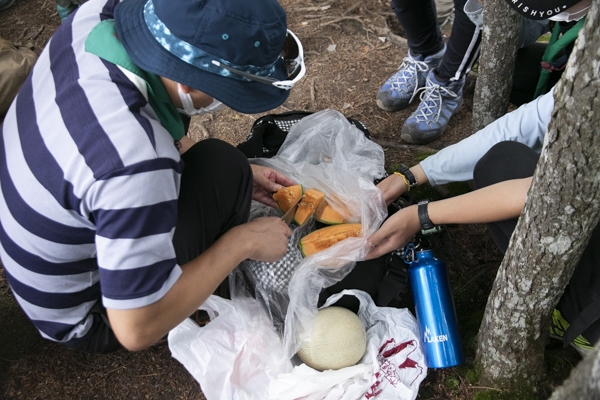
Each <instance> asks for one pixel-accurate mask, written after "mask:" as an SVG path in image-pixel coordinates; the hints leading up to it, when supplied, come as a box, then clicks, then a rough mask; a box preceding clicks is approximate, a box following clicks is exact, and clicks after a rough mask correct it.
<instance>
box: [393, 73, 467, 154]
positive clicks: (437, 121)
mask: <svg viewBox="0 0 600 400" xmlns="http://www.w3.org/2000/svg"><path fill="white" fill-rule="evenodd" d="M464 85H465V78H464V77H463V78H462V79H460V80H458V81H448V82H440V81H438V80H437V79H436V78H435V75H434V73H433V70H432V71H430V72H429V75H428V76H427V84H426V85H425V87H424V88H422V89H421V91H422V93H421V96H420V98H421V103H420V104H419V107H417V109H416V110H415V112H414V113H412V114H411V116H410V117H408V119H407V120H406V122H404V126H403V127H402V134H401V136H400V137H401V138H402V140H404V141H407V142H408V143H413V144H425V143H429V142H431V141H433V140H435V139H437V138H438V137H440V136H441V135H442V133H444V131H445V130H446V127H447V126H448V122H449V121H450V118H451V117H452V115H454V113H455V112H457V111H458V110H459V109H460V106H461V105H462V101H463V91H462V89H463V86H464Z"/></svg>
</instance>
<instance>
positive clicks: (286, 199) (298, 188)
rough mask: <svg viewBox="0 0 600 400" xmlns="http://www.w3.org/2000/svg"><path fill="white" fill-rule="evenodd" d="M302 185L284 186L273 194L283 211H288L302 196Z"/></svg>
mask: <svg viewBox="0 0 600 400" xmlns="http://www.w3.org/2000/svg"><path fill="white" fill-rule="evenodd" d="M302 193H303V189H302V185H294V186H288V187H282V188H281V189H279V190H278V191H276V192H275V193H274V194H273V200H275V202H276V203H277V206H278V207H279V208H280V209H281V211H283V212H287V211H288V210H289V209H290V208H292V206H293V205H294V204H295V203H296V202H297V201H298V200H300V199H301V198H302Z"/></svg>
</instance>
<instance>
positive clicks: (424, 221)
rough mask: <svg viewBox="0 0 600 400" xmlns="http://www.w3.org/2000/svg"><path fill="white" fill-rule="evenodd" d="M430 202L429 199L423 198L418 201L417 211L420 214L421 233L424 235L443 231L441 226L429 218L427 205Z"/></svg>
mask: <svg viewBox="0 0 600 400" xmlns="http://www.w3.org/2000/svg"><path fill="white" fill-rule="evenodd" d="M428 204H429V200H422V201H420V202H419V203H418V205H417V207H418V209H417V212H418V215H419V224H420V225H421V233H422V234H423V235H430V234H432V233H437V232H439V231H441V229H442V228H441V227H440V226H437V225H435V224H434V223H433V222H431V219H429V213H428V212H427V206H428Z"/></svg>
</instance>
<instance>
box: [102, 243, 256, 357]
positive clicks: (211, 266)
mask: <svg viewBox="0 0 600 400" xmlns="http://www.w3.org/2000/svg"><path fill="white" fill-rule="evenodd" d="M231 242H232V240H231V238H230V237H229V236H228V234H226V235H224V236H223V237H221V238H220V239H219V240H218V241H217V242H215V243H214V244H213V245H212V246H211V247H210V248H209V249H207V250H206V251H205V252H203V253H202V254H200V255H199V256H198V257H196V258H194V259H193V260H191V261H190V262H188V263H186V264H184V265H182V266H181V268H182V271H183V273H182V275H181V276H180V277H179V279H178V280H177V282H175V284H174V285H173V287H172V288H171V289H170V290H169V292H167V294H165V296H164V297H163V298H161V299H160V300H159V301H157V302H155V303H153V304H150V305H148V306H145V307H141V308H137V309H133V310H114V309H109V310H108V316H109V319H110V321H111V325H112V327H113V330H114V331H115V334H116V335H117V338H119V341H121V343H122V344H123V345H124V346H125V347H126V348H128V349H130V350H140V349H144V348H146V347H148V346H149V345H151V344H153V343H155V342H156V341H157V340H159V339H160V338H161V337H163V336H164V335H165V334H167V333H168V332H169V331H170V330H171V329H173V328H174V327H175V326H177V325H178V324H179V323H180V322H181V321H183V320H184V319H185V318H186V317H188V316H189V315H191V314H192V313H193V312H194V310H196V309H197V308H198V306H200V305H201V304H202V303H203V302H204V301H205V300H206V299H207V298H208V297H209V296H210V295H211V294H212V293H213V292H214V291H215V289H216V288H217V287H218V286H219V284H220V283H221V282H222V281H223V280H224V279H225V278H226V277H227V275H228V274H229V273H230V272H231V271H232V270H233V269H234V268H235V267H236V266H237V265H238V264H239V263H241V262H242V261H243V260H244V259H245V258H246V255H247V251H245V250H244V246H243V244H242V243H238V245H237V246H232V245H231Z"/></svg>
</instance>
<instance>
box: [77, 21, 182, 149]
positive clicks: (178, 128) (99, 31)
mask: <svg viewBox="0 0 600 400" xmlns="http://www.w3.org/2000/svg"><path fill="white" fill-rule="evenodd" d="M85 50H86V51H87V52H88V53H92V54H95V55H97V56H98V57H100V58H102V59H104V60H106V61H109V62H111V63H113V64H115V65H118V66H119V67H121V68H123V69H125V70H126V71H129V72H131V73H132V74H133V75H134V76H135V77H139V78H140V79H141V81H143V83H145V89H146V90H143V89H144V88H141V91H142V93H143V94H144V95H145V97H146V99H147V100H148V103H150V106H151V107H152V109H153V110H154V112H155V113H156V115H157V116H158V119H159V120H160V123H161V125H162V126H163V127H164V128H165V129H166V130H168V131H169V133H170V134H171V136H172V137H173V139H174V140H175V141H178V140H180V139H181V138H182V137H183V136H185V129H184V126H183V121H182V120H181V115H180V114H179V112H178V111H177V109H176V108H175V106H174V105H173V103H172V102H171V98H170V97H169V94H168V93H167V90H166V89H165V86H164V85H163V83H162V81H161V80H160V78H159V77H158V76H157V75H155V74H151V73H149V72H146V71H143V70H142V69H140V68H139V67H138V66H137V65H135V64H134V63H133V61H132V60H131V58H130V57H129V55H128V54H127V52H126V51H125V49H124V48H123V45H122V44H121V42H120V41H119V39H118V37H117V33H116V31H115V21H114V20H112V19H107V20H104V21H102V22H100V23H99V24H98V25H96V26H95V27H94V29H92V31H91V32H90V34H89V35H88V38H87V40H86V41H85ZM130 78H132V77H131V76H130ZM134 79H135V78H134ZM135 83H136V82H134V84H135Z"/></svg>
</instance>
